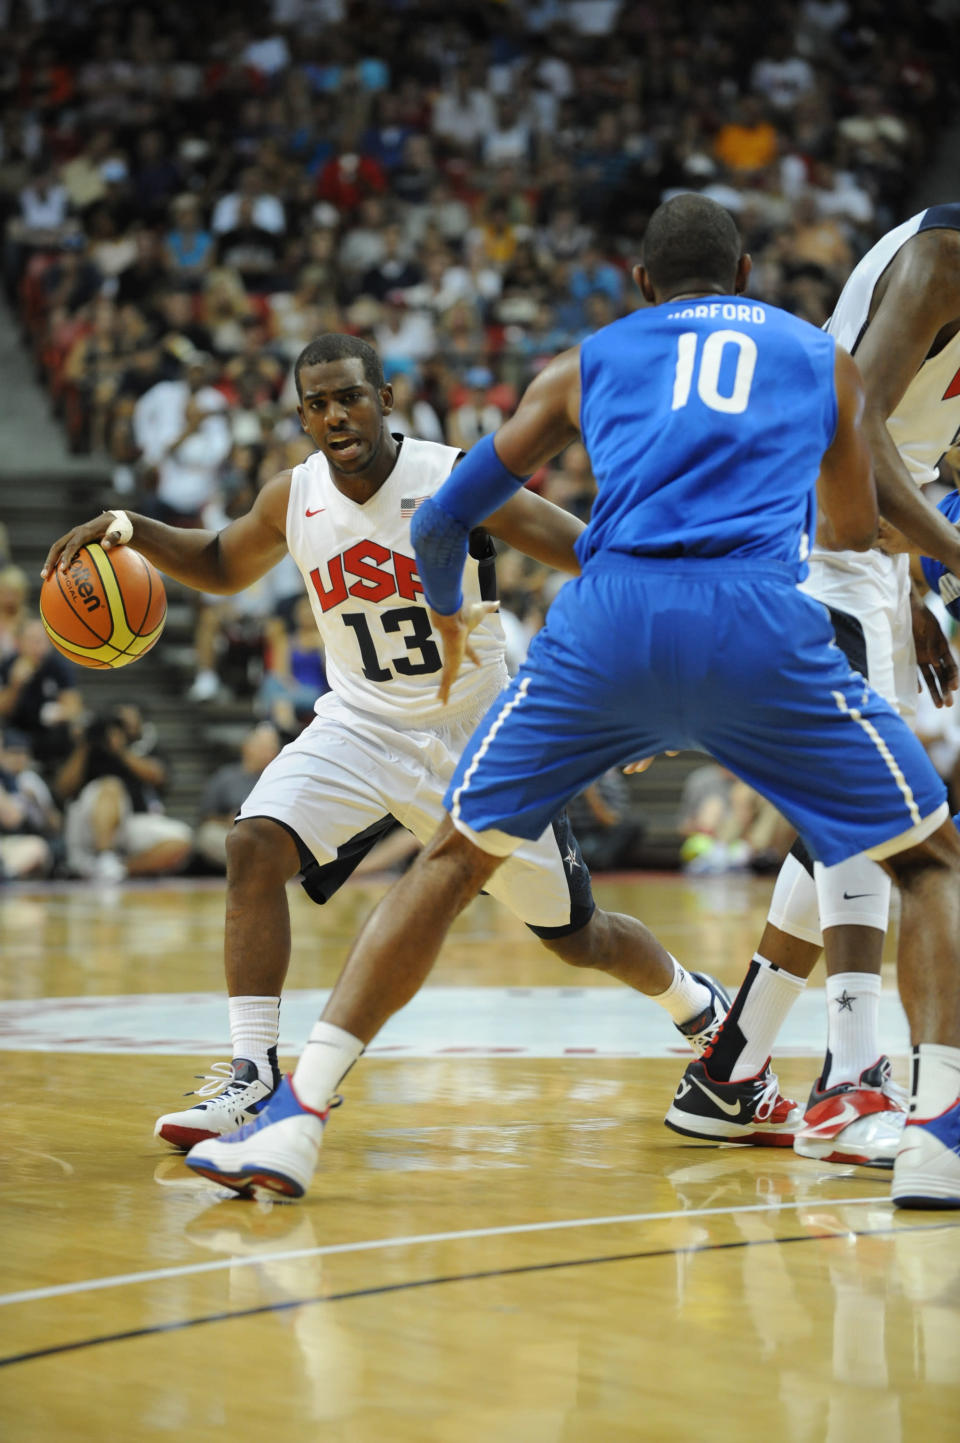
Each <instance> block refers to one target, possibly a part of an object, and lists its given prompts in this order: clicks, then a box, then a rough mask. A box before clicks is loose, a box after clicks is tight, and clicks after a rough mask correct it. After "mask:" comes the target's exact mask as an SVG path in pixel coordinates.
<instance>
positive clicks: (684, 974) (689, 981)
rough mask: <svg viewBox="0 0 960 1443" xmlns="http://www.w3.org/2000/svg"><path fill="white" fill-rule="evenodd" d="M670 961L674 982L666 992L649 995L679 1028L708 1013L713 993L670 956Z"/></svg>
mask: <svg viewBox="0 0 960 1443" xmlns="http://www.w3.org/2000/svg"><path fill="white" fill-rule="evenodd" d="M670 961H671V962H672V963H673V967H674V973H673V981H672V982H671V983H670V986H669V987H668V988H667V990H666V991H665V992H658V993H656V994H654V993H648V996H649V997H650V1001H651V1002H656V1003H657V1005H658V1006H659V1007H662V1008H663V1009H664V1011H665V1012H667V1013H669V1015H670V1017H671V1018H672V1019H673V1021H674V1022H676V1023H677V1025H678V1026H679V1025H680V1023H681V1022H692V1021H693V1019H694V1017H698V1016H699V1014H700V1013H701V1012H704V1011H706V1009H707V1008H708V1007H709V1005H710V1001H711V998H712V997H713V993H712V992H711V991H710V988H709V987H706V986H704V984H703V983H702V982H698V981H697V979H696V977H694V975H693V973H692V972H688V971H687V970H686V968H685V967H681V966H680V963H679V962H678V961H677V959H676V957H674V955H673V953H671V954H670Z"/></svg>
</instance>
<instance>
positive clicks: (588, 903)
mask: <svg viewBox="0 0 960 1443" xmlns="http://www.w3.org/2000/svg"><path fill="white" fill-rule="evenodd" d="M552 826H553V835H554V839H555V840H556V843H557V847H558V848H559V851H560V857H561V859H562V861H563V871H564V875H565V877H566V879H567V890H568V891H569V893H570V921H569V922H567V923H565V925H564V926H562V927H535V926H534V925H533V923H532V922H527V923H526V926H527V927H528V928H529V930H530V931H531V932H532V933H533V934H534V936H535V937H542V938H543V939H544V940H545V941H547V940H549V939H550V938H551V937H569V936H570V935H571V934H572V933H573V932H581V931H582V930H583V928H584V927H585V926H586V925H587V923H588V922H589V921H590V918H591V917H592V916H593V914H594V912H595V911H596V910H597V904H596V902H595V901H594V897H593V884H592V882H591V880H590V869H589V868H588V866H587V864H586V862H585V861H584V860H583V853H582V852H581V851H580V843H579V842H578V841H577V839H576V837H575V836H574V834H573V828H572V827H571V825H570V818H569V817H568V816H567V814H566V812H561V813H560V815H559V816H557V817H554V819H553V822H552Z"/></svg>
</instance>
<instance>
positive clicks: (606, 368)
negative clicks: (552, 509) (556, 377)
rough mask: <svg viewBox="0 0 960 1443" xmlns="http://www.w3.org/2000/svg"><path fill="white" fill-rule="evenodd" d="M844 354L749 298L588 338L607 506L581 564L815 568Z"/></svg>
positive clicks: (588, 392) (667, 308)
mask: <svg viewBox="0 0 960 1443" xmlns="http://www.w3.org/2000/svg"><path fill="white" fill-rule="evenodd" d="M835 357H836V343H835V342H834V340H833V337H832V336H828V335H826V334H825V333H824V332H822V331H818V330H816V329H814V327H813V326H810V325H807V324H806V323H805V322H803V321H798V320H797V319H796V317H795V316H791V315H788V314H787V313H786V312H785V311H781V310H778V309H777V308H776V307H775V306H767V305H761V304H760V303H758V302H756V301H751V302H747V301H743V300H739V299H737V298H736V297H723V298H717V299H713V298H710V297H708V298H705V299H701V300H690V301H677V302H675V303H674V304H667V305H662V306H653V307H651V308H650V309H648V310H640V311H635V312H634V313H633V314H632V315H630V316H627V317H625V318H624V319H623V320H620V321H616V322H614V324H613V325H611V326H607V327H605V328H604V330H602V331H598V332H597V334H596V335H594V336H591V337H590V338H589V339H588V340H586V341H584V342H583V344H582V345H581V347H580V382H581V402H580V430H581V434H582V436H583V441H584V445H585V446H586V448H587V450H588V452H589V453H590V460H591V462H592V465H593V470H594V475H595V476H596V478H597V499H596V502H595V504H594V508H593V515H592V517H591V520H590V524H589V526H588V527H587V530H586V532H585V533H583V535H582V536H581V537H580V538H579V539H578V542H577V545H576V550H577V554H578V555H579V557H580V560H581V562H582V563H586V562H588V561H589V559H590V558H591V557H593V556H594V555H597V554H599V553H601V552H615V553H627V554H629V555H631V556H646V557H658V558H661V559H663V558H681V557H687V558H703V559H707V558H712V557H744V558H748V557H755V558H758V559H760V558H763V559H766V560H770V561H782V562H784V563H786V564H788V565H794V566H796V565H798V564H799V563H801V562H803V561H805V559H806V556H807V552H808V550H809V545H810V540H811V538H812V535H813V528H814V525H815V482H816V478H817V474H818V472H819V469H820V459H821V457H822V456H823V453H824V452H825V451H826V450H827V448H828V447H829V446H830V443H831V442H832V440H833V437H834V433H835V432H836V429H837V398H836V390H835V388H834V384H833V373H834V362H835ZM785 397H789V399H790V408H791V409H790V415H789V424H784V422H785V419H786V418H785V417H784V400H785ZM798 579H799V574H798Z"/></svg>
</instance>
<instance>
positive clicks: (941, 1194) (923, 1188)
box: [892, 1177, 960, 1211]
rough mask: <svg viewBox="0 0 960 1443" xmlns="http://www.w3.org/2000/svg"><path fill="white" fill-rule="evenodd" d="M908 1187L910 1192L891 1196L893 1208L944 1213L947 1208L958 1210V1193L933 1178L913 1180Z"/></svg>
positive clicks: (959, 1205) (959, 1194)
mask: <svg viewBox="0 0 960 1443" xmlns="http://www.w3.org/2000/svg"><path fill="white" fill-rule="evenodd" d="M909 1187H910V1189H911V1191H910V1192H904V1193H895V1194H894V1195H893V1198H892V1201H893V1205H894V1207H897V1208H922V1209H923V1210H924V1211H931V1210H942V1211H946V1209H948V1208H960V1192H958V1191H957V1189H956V1188H955V1187H950V1186H949V1184H947V1183H944V1182H942V1181H940V1180H938V1179H937V1178H935V1177H927V1178H925V1177H918V1178H914V1179H912V1180H911V1182H910V1183H909ZM913 1189H916V1191H913Z"/></svg>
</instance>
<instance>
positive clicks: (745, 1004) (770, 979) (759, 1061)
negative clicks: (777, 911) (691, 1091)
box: [707, 952, 806, 1082]
mask: <svg viewBox="0 0 960 1443" xmlns="http://www.w3.org/2000/svg"><path fill="white" fill-rule="evenodd" d="M805 986H806V978H804V977H794V975H793V973H792V972H784V971H783V969H782V968H780V967H776V966H774V964H773V963H772V962H770V961H769V960H768V959H767V958H766V957H761V956H760V953H759V952H757V953H755V954H754V958H753V961H752V962H751V963H750V970H749V972H748V973H747V980H746V981H745V982H744V984H743V986H742V987H741V988H740V991H739V992H738V993H737V997H736V1000H735V1001H734V1004H733V1007H732V1008H731V1010H730V1014H729V1015H728V1019H727V1021H726V1022H725V1023H724V1025H723V1028H722V1029H721V1032H720V1037H719V1039H718V1043H717V1045H716V1046H715V1047H714V1050H713V1053H712V1054H711V1057H710V1060H709V1061H708V1062H707V1071H708V1072H709V1073H710V1076H711V1077H716V1078H718V1080H722V1077H723V1074H722V1072H720V1071H717V1070H715V1068H717V1069H719V1068H721V1067H723V1057H724V1053H725V1052H727V1054H728V1056H729V1048H730V1045H731V1044H732V1043H735V1042H741V1043H742V1045H741V1046H740V1050H739V1052H738V1054H737V1056H736V1058H735V1059H734V1061H733V1064H732V1067H731V1068H730V1071H729V1073H728V1074H727V1077H728V1080H729V1081H730V1082H742V1081H743V1079H744V1078H745V1077H756V1075H757V1073H758V1072H760V1071H762V1069H763V1067H764V1065H765V1064H766V1062H767V1060H768V1058H769V1056H770V1054H771V1052H772V1051H773V1044H774V1042H775V1041H776V1038H777V1033H778V1032H779V1031H780V1028H781V1027H782V1026H783V1022H784V1019H785V1017H786V1015H787V1013H788V1012H789V1011H790V1008H791V1007H792V1006H793V1004H794V1003H795V1002H796V1000H797V998H798V997H799V996H800V993H801V992H802V991H803V989H804V987H805ZM714 1058H716V1062H714Z"/></svg>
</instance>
